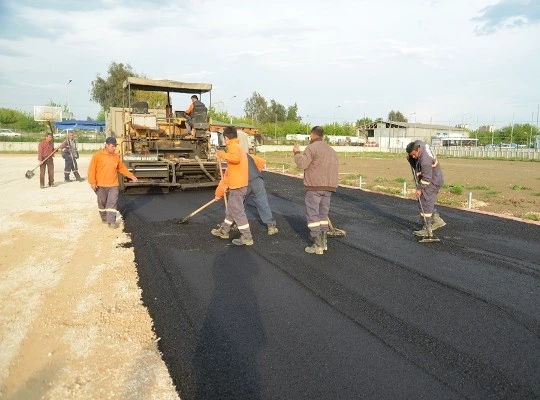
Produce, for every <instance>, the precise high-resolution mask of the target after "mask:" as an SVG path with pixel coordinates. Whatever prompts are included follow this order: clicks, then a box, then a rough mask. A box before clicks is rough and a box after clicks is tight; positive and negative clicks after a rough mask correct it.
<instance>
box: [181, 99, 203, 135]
mask: <svg viewBox="0 0 540 400" xmlns="http://www.w3.org/2000/svg"><path fill="white" fill-rule="evenodd" d="M196 107H205V108H206V106H205V105H204V103H203V102H202V101H200V100H199V97H197V95H195V94H194V95H193V96H191V104H190V105H189V107H188V109H187V110H186V111H185V115H186V129H187V134H188V135H191V130H192V129H193V116H194V113H195V108H196Z"/></svg>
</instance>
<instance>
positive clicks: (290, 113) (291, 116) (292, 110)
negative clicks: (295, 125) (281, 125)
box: [287, 103, 301, 122]
mask: <svg viewBox="0 0 540 400" xmlns="http://www.w3.org/2000/svg"><path fill="white" fill-rule="evenodd" d="M300 120H301V119H300V117H298V105H297V104H296V103H294V105H292V106H289V107H287V121H296V122H300Z"/></svg>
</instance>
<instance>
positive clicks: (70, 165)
mask: <svg viewBox="0 0 540 400" xmlns="http://www.w3.org/2000/svg"><path fill="white" fill-rule="evenodd" d="M62 157H64V161H65V163H64V174H66V175H68V176H69V174H70V173H71V171H73V172H74V173H75V172H79V171H78V169H77V161H75V160H73V159H72V158H71V154H69V153H68V154H63V155H62ZM74 161H75V162H74Z"/></svg>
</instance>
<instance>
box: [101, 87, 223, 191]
mask: <svg viewBox="0 0 540 400" xmlns="http://www.w3.org/2000/svg"><path fill="white" fill-rule="evenodd" d="M123 87H124V89H125V91H126V97H127V101H128V106H127V107H112V108H111V109H110V110H109V112H108V113H107V115H106V122H107V124H106V131H107V135H109V136H115V137H117V138H118V141H119V152H120V156H121V158H122V161H123V162H124V164H125V165H126V166H127V168H128V169H129V170H130V171H131V172H133V173H134V174H135V176H136V177H137V178H138V182H131V181H129V180H128V179H126V178H124V177H123V176H122V175H120V176H119V180H120V188H121V190H122V191H123V192H126V191H128V190H129V189H132V188H139V189H140V188H143V189H154V190H159V191H165V192H167V191H170V190H175V189H180V190H181V189H190V188H203V187H214V186H217V184H218V182H219V178H220V172H219V164H218V160H217V159H216V157H215V148H216V146H215V145H212V144H211V141H210V130H209V128H210V125H209V123H208V116H207V108H206V107H196V108H195V110H194V112H193V114H192V115H191V118H192V126H193V128H192V131H191V134H189V135H188V134H187V130H186V115H185V114H184V112H183V111H173V110H172V106H171V97H170V94H171V93H185V94H191V95H193V94H197V95H198V96H199V99H201V96H202V94H205V93H208V94H209V99H210V103H211V94H210V92H211V90H212V85H211V84H210V83H186V82H178V81H171V80H152V79H144V78H136V77H129V78H127V79H126V81H125V82H124V84H123ZM136 90H143V91H158V92H163V93H166V95H167V105H166V106H165V109H149V108H148V103H147V102H144V101H143V102H140V101H138V102H133V103H132V99H131V97H132V93H133V91H136ZM209 106H210V104H209ZM220 144H221V145H222V144H223V141H222V138H221V139H219V138H218V145H220Z"/></svg>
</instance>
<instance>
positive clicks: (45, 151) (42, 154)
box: [38, 133, 60, 189]
mask: <svg viewBox="0 0 540 400" xmlns="http://www.w3.org/2000/svg"><path fill="white" fill-rule="evenodd" d="M59 148H60V147H57V148H54V144H53V135H52V133H47V134H46V135H45V139H43V140H42V141H41V142H39V145H38V161H39V187H40V188H41V189H45V188H46V186H45V170H47V173H48V178H49V187H54V186H55V184H54V160H53V158H54V153H55V152H57V151H58V149H59Z"/></svg>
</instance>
